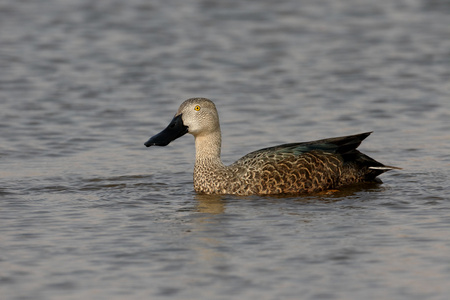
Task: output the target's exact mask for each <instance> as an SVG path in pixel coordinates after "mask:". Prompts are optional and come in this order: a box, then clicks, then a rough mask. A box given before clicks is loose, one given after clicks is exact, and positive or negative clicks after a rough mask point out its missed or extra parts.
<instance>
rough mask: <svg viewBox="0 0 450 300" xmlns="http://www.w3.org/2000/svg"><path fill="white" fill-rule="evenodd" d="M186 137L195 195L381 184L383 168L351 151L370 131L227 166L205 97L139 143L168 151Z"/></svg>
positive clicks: (254, 155) (274, 150) (258, 154)
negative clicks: (189, 136) (191, 146)
mask: <svg viewBox="0 0 450 300" xmlns="http://www.w3.org/2000/svg"><path fill="white" fill-rule="evenodd" d="M186 133H190V134H192V135H193V136H194V138H195V166H194V174H193V183H194V190H195V192H197V193H199V194H230V195H242V196H248V195H280V194H311V193H319V192H326V191H333V190H338V189H339V188H341V187H345V186H349V185H353V184H358V183H363V182H373V181H377V182H381V181H380V180H379V179H378V178H377V176H379V175H380V174H382V173H384V172H386V171H389V170H393V169H400V168H397V167H392V166H386V165H384V164H382V163H380V162H378V161H376V160H374V159H372V158H370V157H369V156H367V155H365V154H363V153H361V152H360V151H358V150H356V148H357V147H358V146H359V145H360V144H361V142H362V141H363V140H364V139H365V138H367V137H368V136H369V135H370V134H371V133H372V132H365V133H360V134H354V135H348V136H341V137H334V138H327V139H321V140H316V141H310V142H300V143H290V144H283V145H278V146H273V147H268V148H264V149H260V150H257V151H254V152H251V153H249V154H247V155H245V156H243V157H242V158H240V159H239V160H237V161H236V162H234V163H232V164H231V165H228V166H226V165H225V164H224V163H223V162H222V160H221V158H220V154H221V143H222V138H221V130H220V123H219V114H218V112H217V108H216V106H215V104H214V103H213V102H212V101H211V100H209V99H207V98H190V99H187V100H186V101H184V102H183V103H182V104H181V105H180V107H179V108H178V111H177V112H176V114H175V116H174V117H173V119H172V121H171V122H170V123H169V125H168V126H167V127H166V128H165V129H164V130H162V131H161V132H160V133H158V134H156V135H154V136H152V137H151V138H150V139H148V141H147V142H145V143H144V145H145V146H146V147H151V146H167V145H168V144H169V143H170V142H172V141H174V140H175V139H177V138H180V137H182V136H183V135H185V134H186Z"/></svg>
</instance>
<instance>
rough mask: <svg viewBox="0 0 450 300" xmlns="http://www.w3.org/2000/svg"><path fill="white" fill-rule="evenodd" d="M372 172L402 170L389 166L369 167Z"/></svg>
mask: <svg viewBox="0 0 450 300" xmlns="http://www.w3.org/2000/svg"><path fill="white" fill-rule="evenodd" d="M369 169H372V170H386V171H387V170H401V169H402V168H398V167H391V166H383V167H369Z"/></svg>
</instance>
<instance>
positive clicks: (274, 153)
mask: <svg viewBox="0 0 450 300" xmlns="http://www.w3.org/2000/svg"><path fill="white" fill-rule="evenodd" d="M371 133H372V132H364V133H360V134H355V135H348V136H341V137H334V138H328V139H322V140H317V141H311V142H303V143H291V144H284V145H278V146H274V147H269V148H264V149H260V150H257V151H254V152H251V153H249V154H247V155H245V156H243V157H242V158H240V159H239V160H237V161H236V162H235V163H234V164H237V165H239V164H243V165H249V164H252V163H256V164H259V163H261V160H263V161H266V162H268V163H273V164H276V163H277V162H279V161H282V160H285V159H292V158H293V157H300V156H302V155H305V154H306V153H314V155H315V156H318V157H320V156H322V155H326V156H327V157H329V156H330V155H331V156H335V157H336V158H338V159H339V160H341V161H342V164H356V165H357V166H358V167H359V168H362V167H366V168H368V169H371V170H372V171H371V172H370V173H371V176H370V177H376V176H378V175H379V174H381V173H383V172H385V171H388V170H391V169H398V168H396V167H391V166H385V165H383V164H382V163H380V162H378V161H376V160H374V159H372V158H370V157H369V156H367V155H365V154H363V153H361V152H359V151H358V150H356V148H358V146H359V145H360V144H361V142H362V141H363V140H364V139H365V138H367V137H368V136H369V135H370V134H371Z"/></svg>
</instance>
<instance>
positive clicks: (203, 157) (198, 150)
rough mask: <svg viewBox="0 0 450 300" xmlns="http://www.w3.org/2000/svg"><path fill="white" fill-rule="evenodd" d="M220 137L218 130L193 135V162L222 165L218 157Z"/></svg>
mask: <svg viewBox="0 0 450 300" xmlns="http://www.w3.org/2000/svg"><path fill="white" fill-rule="evenodd" d="M221 145H222V137H221V135H220V130H219V131H215V132H212V133H209V134H204V135H199V136H196V137H195V164H196V165H198V164H201V165H211V166H212V167H213V166H223V163H222V160H221V159H220V148H221Z"/></svg>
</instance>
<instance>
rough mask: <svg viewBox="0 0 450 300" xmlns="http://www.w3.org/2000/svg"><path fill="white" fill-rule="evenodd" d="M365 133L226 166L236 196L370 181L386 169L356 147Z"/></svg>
mask: <svg viewBox="0 0 450 300" xmlns="http://www.w3.org/2000/svg"><path fill="white" fill-rule="evenodd" d="M369 135H370V132H368V133H362V134H358V135H352V136H345V137H337V138H331V139H324V140H318V141H313V142H305V143H294V144H285V145H279V146H275V147H270V148H264V149H261V150H258V151H255V152H251V153H249V154H247V155H245V156H244V157H242V158H241V159H239V160H238V161H236V162H235V163H234V164H232V165H231V166H229V168H230V169H231V170H233V173H234V174H236V176H235V178H234V180H233V181H234V185H233V186H234V187H235V189H236V190H235V191H230V192H232V193H238V194H284V193H286V194H299V193H312V192H318V191H323V190H327V189H334V188H338V187H340V186H343V185H348V184H353V183H358V182H364V181H370V180H374V179H375V177H376V176H378V175H380V174H381V173H383V172H385V171H387V170H389V169H390V167H386V166H384V165H383V164H381V163H379V162H377V161H375V160H374V159H372V158H370V157H368V156H367V155H365V154H363V153H361V152H359V151H358V150H356V148H357V147H358V146H359V144H360V143H361V142H362V140H364V139H365V138H366V137H367V136H369Z"/></svg>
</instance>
